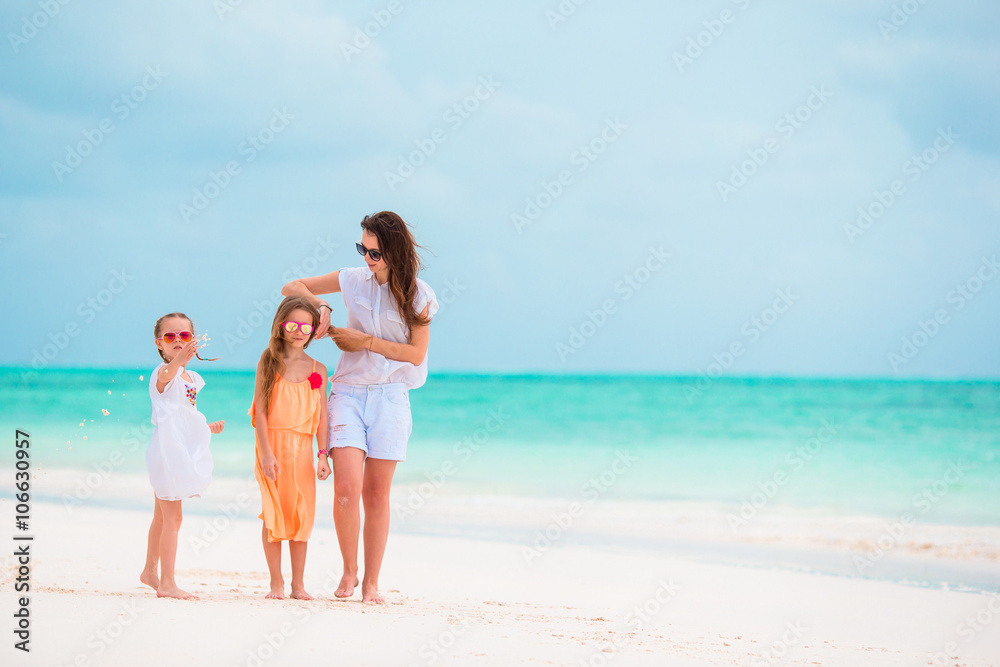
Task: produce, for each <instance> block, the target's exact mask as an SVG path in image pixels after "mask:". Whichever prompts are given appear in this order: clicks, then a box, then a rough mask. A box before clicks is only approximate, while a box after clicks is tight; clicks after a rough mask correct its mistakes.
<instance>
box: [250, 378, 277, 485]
mask: <svg viewBox="0 0 1000 667" xmlns="http://www.w3.org/2000/svg"><path fill="white" fill-rule="evenodd" d="M263 366H264V362H263V360H261V361H258V362H257V379H256V381H255V382H254V391H253V409H254V422H255V423H256V424H257V426H256V429H255V430H256V432H257V442H258V443H259V444H260V462H261V468H262V469H263V471H264V475H265V476H266V477H269V478H270V479H272V480H275V481H277V477H278V472H279V470H278V460H277V459H276V458H275V457H274V452H273V451H271V443H270V442H269V441H268V439H267V406H265V405H264V373H263Z"/></svg>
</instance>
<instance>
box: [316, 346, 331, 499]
mask: <svg viewBox="0 0 1000 667" xmlns="http://www.w3.org/2000/svg"><path fill="white" fill-rule="evenodd" d="M317 372H318V373H319V374H320V377H322V378H323V386H322V392H323V397H324V401H323V403H324V404H325V403H326V400H325V399H326V389H327V382H326V366H324V365H323V364H320V365H319V371H317ZM328 424H329V416H328V415H327V410H326V407H325V405H324V407H323V408H322V409H321V410H320V411H319V425H318V426H317V427H316V428H317V431H316V442H317V443H319V449H321V450H323V449H328V448H329V446H330V443H329V439H330V430H329V426H328ZM328 456H330V455H329V454H327V455H326V456H320V457H319V461H318V462H317V464H316V476H317V477H319V479H321V480H323V479H326V478H327V477H329V476H330V463H329V461H328V460H327V457H328Z"/></svg>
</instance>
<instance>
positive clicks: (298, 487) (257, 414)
mask: <svg viewBox="0 0 1000 667" xmlns="http://www.w3.org/2000/svg"><path fill="white" fill-rule="evenodd" d="M319 321H320V316H319V311H317V310H316V308H315V307H314V306H313V305H312V304H311V303H310V302H309V301H308V300H307V299H305V298H302V297H288V298H286V299H285V300H284V301H282V302H281V304H280V305H279V306H278V312H277V313H275V316H274V322H272V324H271V340H270V343H269V344H268V347H267V349H266V350H264V353H263V354H262V355H261V356H260V361H259V362H258V364H257V381H256V386H255V389H254V398H253V405H252V406H251V407H250V410H249V412H250V418H251V421H252V423H253V426H254V429H255V433H256V441H257V446H256V452H257V456H256V459H257V460H256V464H255V466H254V475H255V476H256V478H257V483H258V484H259V485H260V500H261V513H260V514H259V515H258V518H260V519H263V520H264V525H263V528H262V531H261V541H262V542H263V544H264V557H265V558H266V559H267V568H268V570H269V571H270V575H271V591H270V592H269V593H268V594H267V596H266V597H267V598H269V599H274V600H281V599H284V597H285V581H284V579H283V578H282V575H281V542H282V541H285V540H287V541H288V543H289V544H288V551H289V555H290V557H291V561H292V597H293V598H296V599H298V600H312V599H313V598H312V596H311V595H309V594H308V593H307V592H306V590H305V584H304V583H303V579H302V577H303V571H304V570H305V564H306V547H307V542H308V540H309V535H310V534H311V533H312V527H313V520H314V518H315V516H316V478H317V477H318V478H319V479H321V480H324V479H326V478H327V477H329V476H330V466H329V464H328V463H327V435H328V434H327V413H326V409H325V403H326V366H324V365H323V364H321V363H318V362H317V361H316V360H315V359H313V358H312V357H310V356H309V355H307V354H306V353H305V349H306V348H307V347H309V343H311V342H312V340H313V337H314V336H315V333H316V327H317V326H318V325H319ZM314 436H315V438H316V440H317V442H318V446H319V462H318V463H317V464H316V468H315V472H314V469H313V457H314V455H313V449H312V442H313V437H314ZM314 475H315V477H314Z"/></svg>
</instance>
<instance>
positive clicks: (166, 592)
mask: <svg viewBox="0 0 1000 667" xmlns="http://www.w3.org/2000/svg"><path fill="white" fill-rule="evenodd" d="M156 597H158V598H176V599H178V600H197V599H198V596H197V595H194V594H193V593H188V592H187V591H182V590H181V589H179V588H177V587H176V586H174V587H172V588H157V589H156Z"/></svg>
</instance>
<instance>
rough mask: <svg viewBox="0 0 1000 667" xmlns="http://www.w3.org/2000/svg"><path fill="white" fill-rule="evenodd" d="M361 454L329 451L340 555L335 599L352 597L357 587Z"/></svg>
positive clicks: (341, 449) (348, 449)
mask: <svg viewBox="0 0 1000 667" xmlns="http://www.w3.org/2000/svg"><path fill="white" fill-rule="evenodd" d="M364 471H365V452H364V451H363V450H361V449H358V448H357V447H337V448H335V449H334V450H333V489H334V496H335V500H334V502H333V524H334V526H336V528H337V541H338V542H340V554H341V556H343V558H344V576H343V577H342V578H341V580H340V586H339V587H338V588H337V590H336V591H335V592H334V595H336V596H337V597H338V598H349V597H351V596H352V595H354V587H355V586H357V585H358V532H359V531H360V529H361V510H360V508H359V507H358V502H359V501H360V500H361V483H362V480H363V479H364Z"/></svg>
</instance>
